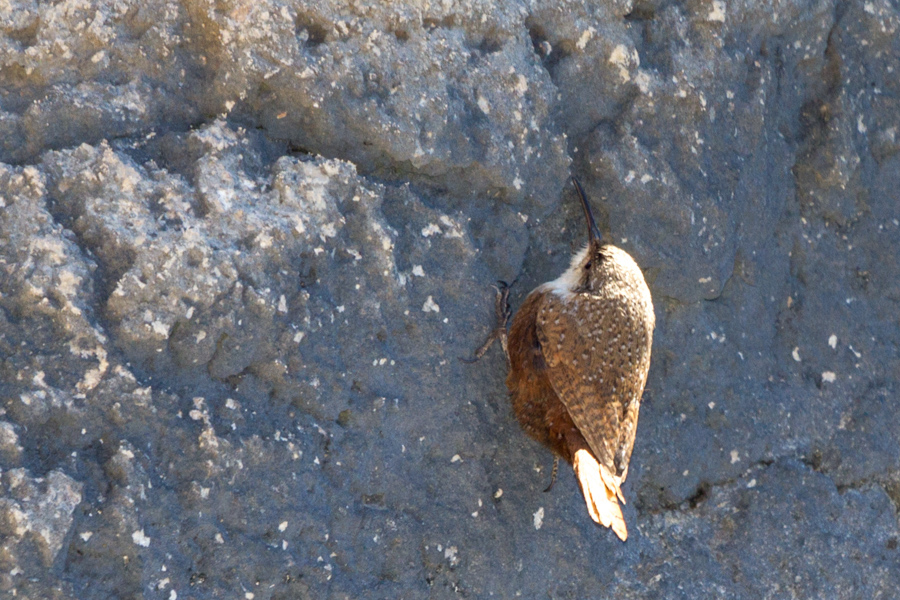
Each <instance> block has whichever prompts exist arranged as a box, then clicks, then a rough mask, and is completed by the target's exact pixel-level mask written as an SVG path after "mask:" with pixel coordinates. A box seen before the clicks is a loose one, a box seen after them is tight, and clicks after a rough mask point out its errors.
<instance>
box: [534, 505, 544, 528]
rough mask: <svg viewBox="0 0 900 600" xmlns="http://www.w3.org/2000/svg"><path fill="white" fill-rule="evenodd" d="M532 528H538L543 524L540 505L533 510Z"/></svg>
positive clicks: (542, 508)
mask: <svg viewBox="0 0 900 600" xmlns="http://www.w3.org/2000/svg"><path fill="white" fill-rule="evenodd" d="M533 516H534V528H535V529H540V528H541V526H543V524H544V507H543V506H542V507H540V508H539V509H537V510H536V511H535V512H534V515H533Z"/></svg>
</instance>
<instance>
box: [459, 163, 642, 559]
mask: <svg viewBox="0 0 900 600" xmlns="http://www.w3.org/2000/svg"><path fill="white" fill-rule="evenodd" d="M572 181H573V183H574V185H575V189H576V190H577V192H578V196H579V198H580V200H581V205H582V208H583V209H584V216H585V220H586V222H587V229H588V243H587V246H585V247H584V248H583V249H582V250H581V251H580V252H578V253H576V254H575V256H573V257H572V262H571V265H570V266H569V268H568V269H567V270H566V272H565V273H563V274H562V275H561V276H560V277H559V278H558V279H555V280H554V281H550V282H548V283H545V284H543V285H540V286H538V287H537V288H535V289H534V290H533V291H532V292H531V293H530V294H528V297H527V298H526V299H525V302H524V304H522V306H521V308H519V310H518V312H517V313H516V314H515V316H514V317H513V320H512V326H511V327H510V330H509V333H508V334H507V333H506V325H505V320H506V318H508V315H509V312H508V307H506V296H507V294H508V290H507V289H506V287H505V286H504V287H503V288H502V289H498V298H497V310H498V318H500V320H501V322H502V325H501V326H498V328H497V330H495V332H494V333H493V334H492V335H491V337H490V338H489V339H488V341H487V342H486V343H485V345H484V346H482V347H481V348H479V350H478V352H476V356H477V357H480V356H481V355H483V354H484V352H485V351H486V350H487V348H488V346H489V345H490V344H491V342H493V340H494V339H497V338H499V339H500V340H501V342H502V343H503V346H504V350H507V357H508V359H509V375H508V377H507V378H506V386H507V387H508V388H509V393H510V398H511V400H512V407H513V412H515V415H516V418H517V419H518V420H519V424H520V425H521V426H522V429H524V430H525V432H526V433H527V434H528V435H529V436H531V437H532V438H534V439H535V440H537V441H539V442H541V443H542V444H544V445H545V446H547V447H549V448H550V450H552V451H553V452H554V453H555V454H556V455H557V456H558V457H561V458H563V459H564V460H565V461H566V462H568V463H569V464H571V465H572V467H573V468H574V470H575V475H576V476H577V477H578V483H579V485H580V486H581V491H582V493H583V494H584V500H585V503H586V504H587V510H588V514H589V515H590V516H591V518H592V519H593V520H594V521H595V522H597V523H599V524H600V525H603V526H604V527H609V528H611V529H612V530H613V531H614V532H615V533H616V535H617V536H618V537H619V539H621V540H622V541H625V540H626V539H627V537H628V529H627V527H626V526H625V519H624V517H623V516H622V509H621V508H620V506H619V502H620V501H621V502H622V504H624V503H625V498H624V497H623V496H622V490H621V485H622V482H623V481H625V477H626V476H627V475H628V461H629V460H630V458H631V450H632V448H633V447H634V435H635V430H636V429H637V421H638V410H639V408H640V404H641V394H642V393H643V391H644V384H645V383H646V381H647V372H648V371H649V369H650V346H651V344H652V340H653V328H654V325H655V322H656V319H655V316H654V313H653V302H652V299H651V298H650V290H649V289H648V288H647V283H646V282H645V281H644V276H643V274H642V273H641V269H640V268H639V267H638V266H637V264H636V263H635V262H634V260H633V259H632V258H631V256H629V254H628V253H627V252H625V251H624V250H622V249H620V248H617V247H615V246H613V245H611V244H606V243H603V241H602V238H601V235H600V231H599V230H598V229H597V225H596V224H595V222H594V217H593V214H592V213H591V208H590V206H589V205H588V201H587V198H586V197H585V194H584V190H583V189H582V188H581V185H580V184H579V183H578V181H577V180H575V179H573V180H572ZM555 467H556V463H554V475H555ZM552 485H553V484H552V483H551V486H552ZM548 489H549V488H548Z"/></svg>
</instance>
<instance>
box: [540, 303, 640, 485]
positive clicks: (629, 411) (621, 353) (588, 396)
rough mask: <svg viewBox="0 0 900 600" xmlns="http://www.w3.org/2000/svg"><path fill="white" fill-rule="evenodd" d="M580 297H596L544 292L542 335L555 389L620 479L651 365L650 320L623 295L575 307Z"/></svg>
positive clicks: (599, 456)
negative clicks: (583, 307)
mask: <svg viewBox="0 0 900 600" xmlns="http://www.w3.org/2000/svg"><path fill="white" fill-rule="evenodd" d="M576 301H577V302H582V301H583V302H589V301H591V300H590V299H588V298H580V299H579V298H578V296H577V295H575V296H574V297H573V298H572V299H570V300H568V301H567V302H566V304H565V305H564V304H563V302H562V300H561V299H560V298H559V297H558V296H557V295H556V294H554V293H547V294H545V295H544V300H543V303H542V305H541V307H540V308H539V309H538V315H537V335H538V341H539V342H540V344H541V352H542V354H543V356H544V360H545V362H546V364H547V374H548V377H549V379H550V384H551V385H552V386H553V389H554V391H555V392H556V393H557V395H558V396H559V398H560V400H561V401H562V403H563V404H564V405H565V406H566V409H567V410H568V411H569V415H570V416H571V417H572V421H573V422H574V423H575V426H576V427H578V430H579V431H580V432H581V434H582V435H583V436H584V438H585V440H586V441H587V443H588V445H589V446H590V448H591V450H592V451H593V453H594V455H595V456H596V457H597V460H598V461H599V462H600V464H601V465H603V466H604V467H606V468H607V469H608V470H609V472H610V473H611V474H612V475H614V476H616V477H618V478H619V479H620V480H621V479H624V476H625V475H626V474H627V467H628V460H629V459H630V458H631V449H632V447H633V446H634V434H635V431H636V429H637V419H638V409H639V407H640V399H641V393H642V392H643V389H644V383H645V381H646V378H647V371H648V370H649V365H650V348H649V344H648V341H647V339H649V338H647V336H646V335H645V334H644V331H643V328H645V327H646V326H647V324H646V323H643V322H642V321H641V320H640V317H639V315H638V313H637V311H636V310H635V309H634V308H633V307H632V306H631V305H630V304H629V303H628V302H627V301H624V300H623V301H617V299H616V298H614V297H613V298H609V299H606V300H604V301H603V302H604V304H603V306H602V307H600V309H599V310H598V309H597V307H596V305H595V306H594V310H577V309H575V310H573V309H572V307H573V305H572V302H576ZM567 307H568V310H567ZM579 315H586V317H585V318H582V319H579Z"/></svg>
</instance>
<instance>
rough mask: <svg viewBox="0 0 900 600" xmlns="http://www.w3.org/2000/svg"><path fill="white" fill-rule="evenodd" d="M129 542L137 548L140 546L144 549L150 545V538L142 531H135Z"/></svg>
mask: <svg viewBox="0 0 900 600" xmlns="http://www.w3.org/2000/svg"><path fill="white" fill-rule="evenodd" d="M131 541H133V542H134V543H135V544H137V545H138V546H142V547H144V548H146V547H147V546H149V545H150V538H149V537H147V536H146V535H145V534H144V530H143V529H141V530H140V531H135V532H134V533H132V534H131Z"/></svg>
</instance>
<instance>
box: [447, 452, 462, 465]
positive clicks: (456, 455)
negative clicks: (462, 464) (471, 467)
mask: <svg viewBox="0 0 900 600" xmlns="http://www.w3.org/2000/svg"><path fill="white" fill-rule="evenodd" d="M461 460H462V458H460V457H459V454H454V455H453V458H451V459H450V462H452V463H456V462H459V461H461Z"/></svg>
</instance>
